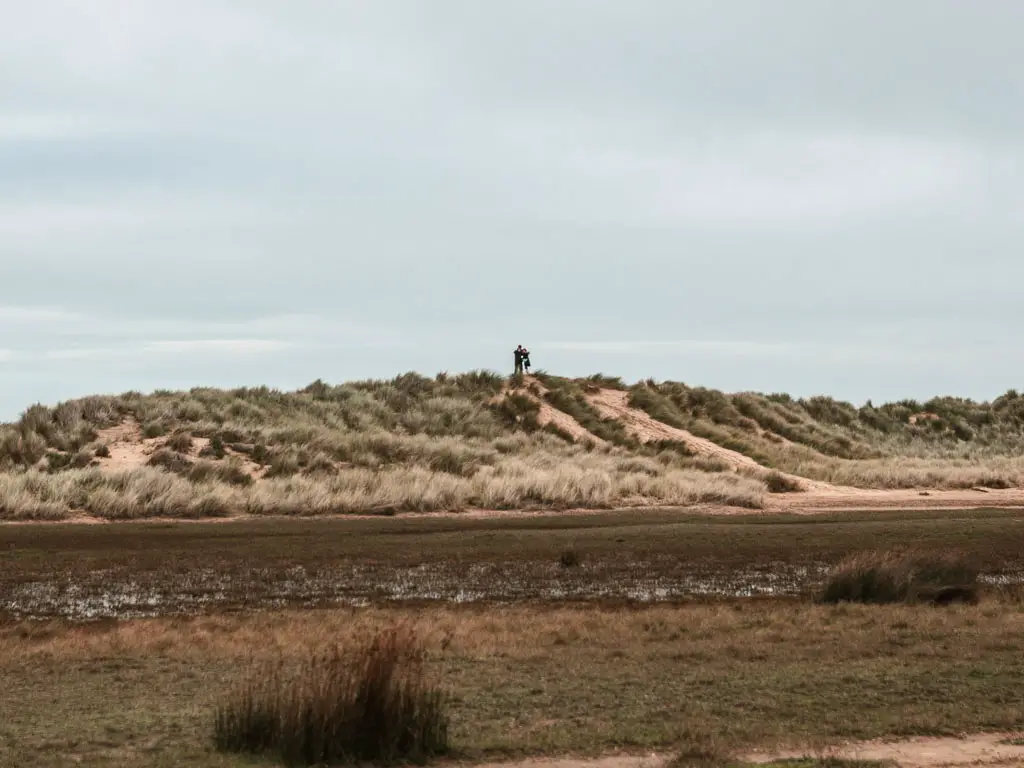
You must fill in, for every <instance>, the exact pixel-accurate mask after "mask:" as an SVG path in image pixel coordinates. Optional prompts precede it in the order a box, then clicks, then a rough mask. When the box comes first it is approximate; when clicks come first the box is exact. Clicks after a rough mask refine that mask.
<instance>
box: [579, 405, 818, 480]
mask: <svg viewBox="0 0 1024 768" xmlns="http://www.w3.org/2000/svg"><path fill="white" fill-rule="evenodd" d="M587 399H588V400H589V401H590V403H591V405H593V406H594V407H595V408H597V409H598V411H600V413H601V415H602V416H604V417H606V418H613V419H618V420H619V421H621V422H622V423H623V424H625V425H626V428H627V429H628V430H629V431H630V432H631V433H632V434H633V435H634V436H635V437H636V438H637V439H638V440H640V441H641V442H644V443H647V442H651V441H655V440H676V441H678V442H681V443H684V444H685V445H686V446H687V447H688V448H689V449H690V450H691V451H693V452H694V453H695V454H697V455H698V456H706V457H708V458H711V459H717V460H718V461H721V462H724V463H725V464H728V465H729V466H730V467H732V468H733V469H737V470H741V469H742V470H747V471H749V472H752V473H756V474H767V473H768V472H770V471H771V470H770V469H768V468H767V467H764V466H762V465H761V464H758V463H757V462H756V461H754V460H753V459H752V458H750V457H749V456H744V455H743V454H742V453H739V452H738V451H733V450H730V449H728V448H723V447H722V446H720V445H718V444H717V443H713V442H711V441H710V440H708V439H706V438H703V437H697V435H695V434H693V433H692V432H687V431H686V430H685V429H679V428H677V427H672V426H669V425H668V424H665V423H663V422H660V421H658V420H656V419H654V418H652V417H651V416H650V415H648V414H647V413H646V412H645V411H642V410H640V409H639V408H631V407H630V405H629V393H628V392H623V391H621V390H617V389H602V390H599V391H598V392H595V393H593V394H590V395H588V397H587ZM780 474H783V475H785V476H786V477H788V478H790V479H791V480H794V481H795V482H797V483H799V484H800V486H801V487H802V488H804V489H805V490H808V491H831V490H834V488H835V486H833V485H830V484H829V483H823V482H821V481H818V480H809V479H807V478H805V477H797V476H795V475H786V474H785V473H780Z"/></svg>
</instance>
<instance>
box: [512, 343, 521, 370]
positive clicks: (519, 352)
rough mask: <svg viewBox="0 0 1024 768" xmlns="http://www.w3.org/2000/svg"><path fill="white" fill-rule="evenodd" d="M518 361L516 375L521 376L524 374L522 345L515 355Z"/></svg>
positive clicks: (518, 347)
mask: <svg viewBox="0 0 1024 768" xmlns="http://www.w3.org/2000/svg"><path fill="white" fill-rule="evenodd" d="M513 354H514V355H515V359H516V368H515V373H516V374H520V373H522V372H523V345H522V344H520V345H519V346H517V347H516V351H515V352H514V353H513Z"/></svg>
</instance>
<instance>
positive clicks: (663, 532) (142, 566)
mask: <svg viewBox="0 0 1024 768" xmlns="http://www.w3.org/2000/svg"><path fill="white" fill-rule="evenodd" d="M910 544H912V545H913V546H914V548H916V549H918V550H923V551H941V552H950V551H953V552H960V553H963V554H964V555H966V556H968V557H970V558H971V559H973V560H974V561H975V562H977V563H978V564H979V565H980V566H981V567H982V570H983V572H984V573H986V574H987V575H988V576H989V577H990V578H989V583H988V584H987V585H986V587H985V591H984V594H983V597H982V600H981V602H980V603H979V604H977V605H956V606H950V607H928V606H851V605H841V606H836V607H827V606H820V605H816V604H814V602H813V599H812V598H813V592H814V589H815V583H816V579H820V573H821V570H820V569H821V568H824V567H827V566H828V565H830V564H832V563H835V562H836V561H838V560H839V559H841V558H843V557H844V556H847V555H849V554H851V553H855V552H859V551H866V550H878V549H882V550H885V549H892V548H899V547H902V546H905V545H910ZM567 551H572V552H575V553H576V554H577V555H578V557H579V560H580V563H579V565H575V566H574V565H569V566H563V565H562V564H561V563H560V560H561V558H562V555H563V554H564V553H565V552H567ZM1022 560H1024V515H1022V514H1021V513H1019V512H1017V511H1013V510H979V511H975V512H962V513H955V514H950V513H948V512H933V511H907V512H901V513H892V512H888V513H878V512H875V513H866V512H865V513H856V514H849V513H846V514H843V515H819V516H813V517H807V516H797V515H783V516H772V515H763V514H762V515H747V516H729V517H706V516H699V515H693V514H689V513H686V512H681V511H671V510H661V511H643V512H640V511H633V512H620V513H608V514H604V515H574V516H569V517H565V518H558V517H551V516H544V517H540V516H538V517H529V518H522V519H517V518H509V517H499V518H482V519H473V518H459V517H438V518H377V519H331V520H307V521H299V520H262V521H259V520H257V521H252V520H250V521H239V522H226V523H223V524H220V525H196V524H182V523H133V524H122V525H103V526H81V525H68V524H54V525H45V526H44V525H26V526H6V527H2V528H0V597H2V599H3V600H5V601H6V603H5V604H6V606H7V613H6V615H5V616H4V617H3V619H2V620H0V679H2V681H3V689H2V692H0V765H19V766H20V765H25V766H59V765H92V766H99V765H116V766H127V767H129V768H132V767H134V766H171V765H182V764H187V765H197V766H242V765H268V764H270V763H265V762H264V763H259V762H255V761H253V760H249V759H243V758H238V757H233V756H225V755H220V754H217V753H215V752H214V751H213V749H212V746H211V727H212V721H211V718H212V712H213V708H214V707H215V705H216V703H217V702H218V701H219V700H220V697H221V696H222V695H223V694H224V692H225V691H226V690H228V688H229V687H230V685H231V683H232V681H234V680H236V679H237V678H238V676H239V675H240V674H242V672H243V670H244V669H245V666H246V663H247V661H248V660H249V659H250V658H251V657H253V656H254V655H255V656H259V655H261V654H266V653H271V652H275V651H277V650H283V651H284V652H286V653H297V652H299V651H300V650H301V649H302V648H304V647H308V646H311V645H319V644H322V643H325V642H329V641H337V642H345V641H346V640H347V639H348V638H353V637H365V636H367V634H369V633H370V632H372V631H373V630H374V629H376V628H380V627H384V626H387V625H391V624H393V623H396V622H400V623H412V624H413V625H414V626H415V627H416V628H417V630H418V631H419V634H420V635H421V636H422V637H423V638H424V639H425V641H426V643H427V645H428V647H429V649H430V654H431V657H430V668H431V670H432V671H433V672H434V673H436V674H437V675H438V677H439V679H440V680H441V682H442V683H443V686H444V688H445V689H446V690H447V691H448V692H449V694H450V696H451V703H452V718H453V722H452V724H453V733H452V741H453V745H454V748H455V750H456V751H455V754H454V755H453V756H452V758H451V759H453V760H456V761H459V762H463V763H480V762H494V761H508V760H520V759H522V758H537V757H545V756H547V757H552V756H560V757H565V756H572V757H574V758H575V759H590V758H592V757H598V756H602V755H604V756H607V755H609V754H611V755H628V756H634V757H637V756H649V755H650V754H652V753H653V754H655V755H657V756H658V757H659V758H666V757H671V755H672V754H673V753H674V752H675V751H676V750H677V748H678V747H679V745H680V744H685V743H687V742H689V741H692V740H694V739H695V738H699V739H702V740H710V741H712V742H713V743H714V744H715V745H716V747H717V748H719V749H721V750H722V751H724V752H727V753H730V754H733V755H735V756H736V757H737V759H739V758H743V759H753V758H755V757H763V758H765V759H767V758H769V757H773V756H784V755H787V754H793V753H796V754H805V753H806V754H827V753H828V752H829V750H832V749H847V750H849V749H852V747H849V746H845V747H844V745H849V744H856V743H859V742H864V741H866V740H872V739H908V738H914V737H957V736H959V735H961V734H978V733H989V734H998V735H999V736H998V739H1003V738H1006V737H1008V736H1010V735H1013V734H1016V733H1018V732H1019V731H1020V730H1021V729H1024V694H1022V693H1021V691H1024V657H1022V655H1021V653H1020V637H1021V636H1022V631H1024V604H1022V602H1021V600H1020V599H1019V589H1018V588H1017V587H1015V586H1014V582H1015V581H1016V580H1017V578H1018V577H1019V574H1020V573H1021V572H1022V570H1024V563H1022ZM570 562H571V561H570ZM779 573H781V574H784V575H786V578H787V579H790V581H789V582H787V583H788V584H789V586H792V588H791V589H789V588H787V589H782V588H779V587H780V585H781V582H780V580H778V579H776V580H775V581H774V582H772V581H771V578H770V577H771V575H772V574H779ZM758 579H760V581H758ZM396 580H397V581H399V582H401V584H403V585H405V587H404V589H405V590H406V591H404V592H402V591H401V590H399V591H398V592H396V591H395V590H393V589H392V587H393V585H394V583H395V582H396ZM687 580H689V581H687ZM716 580H717V581H716ZM709 582H710V583H712V584H714V583H718V584H719V585H725V587H724V588H723V590H721V591H719V592H715V591H714V590H707V589H704V590H703V591H701V590H700V589H698V588H697V586H699V585H700V584H703V585H705V586H706V585H707V584H708V583H709ZM674 583H676V584H683V585H684V586H683V587H682V588H681V589H680V591H679V592H678V593H672V591H671V589H668V587H667V586H666V585H668V586H671V585H672V584H674ZM753 583H759V584H761V586H762V587H763V586H766V585H767V586H771V587H773V591H769V590H766V589H761V590H756V589H744V588H739V589H737V588H736V586H737V584H739V585H740V586H741V587H742V585H743V584H747V586H748V587H749V585H750V584H753ZM132 584H134V585H135V589H136V593H137V599H136V601H135V602H133V603H131V605H130V606H129V608H128V610H122V608H123V604H119V603H118V602H117V598H116V593H117V592H118V591H119V590H120V591H122V592H123V591H125V590H126V589H127V588H128V587H129V586H131V585H132ZM339 584H340V586H339ZM474 584H475V585H476V587H475V588H478V589H479V590H480V592H478V593H474V589H473V587H474ZM509 584H512V587H513V588H505V587H506V586H508V585H509ZM622 584H632V585H633V586H635V587H636V588H637V589H636V591H634V592H633V593H631V594H625V593H623V592H622V591H621V590H620V592H618V593H615V592H614V589H613V588H616V587H620V586H621V585H622ZM686 584H689V585H690V586H689V587H686ZM332 585H333V586H332ZM389 585H390V586H389ZM659 585H660V587H661V588H663V589H667V591H665V592H659V591H658V589H659ZM695 585H696V586H695ZM460 588H461V589H462V591H461V592H460V591H459V589H460ZM147 589H150V591H148V592H147ZM416 589H420V590H421V593H420V594H411V593H410V591H409V590H411V591H412V593H415V591H416ZM730 589H733V592H732V593H730V592H729V590H730ZM26 590H27V591H26ZM33 590H35V591H34V592H33ZM318 590H319V591H318ZM332 590H334V591H332ZM32 594H35V595H36V597H37V598H38V599H37V600H36V602H34V603H33V602H31V600H30V599H29V597H31V595H32ZM216 594H220V597H218V598H217V599H207V600H205V601H204V600H201V599H197V595H198V596H199V597H202V596H206V597H210V596H211V595H216ZM750 594H755V595H759V596H758V597H743V596H741V595H750ZM39 595H42V597H39ZM47 595H50V596H51V597H53V599H50V600H48V599H47V598H46V596H47ZM160 595H162V596H163V599H162V600H161V599H157V600H151V598H153V597H154V596H160ZM780 595H781V596H780ZM26 596H29V597H26ZM54 596H56V597H54ZM12 597H13V600H14V602H13V604H12V602H11V601H12ZM90 600H92V602H91V603H90V602H89V601H90ZM104 600H106V602H104ZM83 604H86V605H92V606H93V608H96V607H97V606H98V607H99V610H95V611H94V612H93V613H92V614H91V615H93V616H108V617H118V616H129V617H130V616H137V615H139V614H146V613H149V614H152V617H151V618H99V619H94V620H91V621H82V620H81V619H82V618H85V616H86V614H84V613H83V612H82V611H81V610H80V607H81V606H82V605H83ZM104 605H106V606H107V608H108V610H107V611H106V612H104V610H103V606H104ZM76 606H78V607H76ZM32 616H35V617H36V618H30V617H32ZM992 738H996V737H994V736H993V737H992ZM841 754H844V755H845V756H847V757H851V756H852V757H856V754H854V753H852V752H849V751H847V752H842V753H841Z"/></svg>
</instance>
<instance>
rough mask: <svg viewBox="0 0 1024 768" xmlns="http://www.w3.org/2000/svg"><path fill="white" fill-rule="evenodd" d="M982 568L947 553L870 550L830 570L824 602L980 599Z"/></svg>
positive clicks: (912, 601)
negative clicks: (923, 553) (979, 571)
mask: <svg viewBox="0 0 1024 768" xmlns="http://www.w3.org/2000/svg"><path fill="white" fill-rule="evenodd" d="M979 591H980V584H979V581H978V569H977V568H976V567H975V566H974V565H973V564H971V563H969V562H967V560H966V559H964V558H962V557H959V556H957V555H947V554H927V555H922V554H906V553H897V552H865V553H861V554H857V555H853V556H851V557H848V558H846V559H845V560H843V561H842V562H841V563H839V565H838V566H836V568H835V569H833V571H832V572H831V573H830V574H829V577H828V581H827V583H826V584H825V588H824V590H823V592H822V594H821V597H820V600H821V602H823V603H846V602H852V603H874V604H879V603H933V604H938V605H943V604H948V603H954V602H976V601H977V599H978V593H979Z"/></svg>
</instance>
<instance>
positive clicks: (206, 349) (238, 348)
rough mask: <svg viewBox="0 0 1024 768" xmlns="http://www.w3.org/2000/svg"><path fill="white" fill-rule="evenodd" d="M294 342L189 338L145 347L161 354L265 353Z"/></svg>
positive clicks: (291, 344) (154, 343)
mask: <svg viewBox="0 0 1024 768" xmlns="http://www.w3.org/2000/svg"><path fill="white" fill-rule="evenodd" d="M293 346H294V344H293V343H290V342H287V341H281V340H279V339H187V340H173V341H154V342H151V343H150V344H147V345H146V346H145V347H143V350H144V351H146V352H155V353H158V354H161V355H182V354H184V355H196V354H200V355H207V354H214V355H228V356H237V355H243V356H244V355H264V354H267V353H273V352H280V351H281V350H285V349H289V348H291V347H293Z"/></svg>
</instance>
